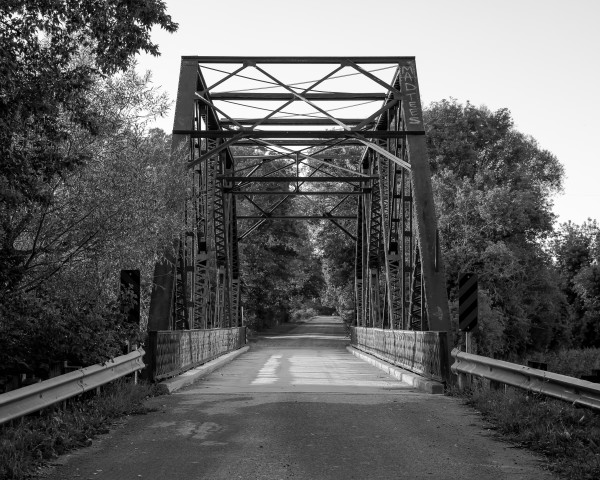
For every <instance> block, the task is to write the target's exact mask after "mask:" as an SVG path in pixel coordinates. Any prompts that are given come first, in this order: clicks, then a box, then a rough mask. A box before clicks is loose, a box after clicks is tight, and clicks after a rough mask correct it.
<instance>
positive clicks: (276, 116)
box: [149, 57, 450, 331]
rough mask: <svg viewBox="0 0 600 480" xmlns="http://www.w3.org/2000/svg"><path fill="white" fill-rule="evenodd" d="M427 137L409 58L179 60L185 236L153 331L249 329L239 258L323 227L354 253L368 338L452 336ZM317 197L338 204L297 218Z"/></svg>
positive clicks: (157, 298)
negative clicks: (283, 226) (280, 224)
mask: <svg viewBox="0 0 600 480" xmlns="http://www.w3.org/2000/svg"><path fill="white" fill-rule="evenodd" d="M424 133H425V132H424V127H423V116H422V109H421V102H420V96H419V84H418V80H417V72H416V68H415V61H414V58H413V57H183V58H182V62H181V71H180V77H179V90H178V95H177V102H176V109H175V121H174V130H173V152H174V153H175V154H178V153H181V152H184V154H185V155H186V157H187V160H186V161H187V165H188V168H189V185H188V192H189V195H188V198H187V201H186V205H185V209H184V213H185V216H184V222H185V225H186V230H185V234H184V235H182V237H181V238H179V239H177V240H176V242H175V245H174V247H173V248H171V249H169V250H168V251H167V254H166V255H165V259H164V261H163V262H162V263H160V264H158V265H157V267H156V271H155V278H154V289H153V292H152V300H151V307H150V320H149V329H150V330H170V329H192V328H224V327H234V326H238V325H241V315H240V307H241V302H240V260H239V250H238V244H239V243H240V242H243V241H252V233H253V232H254V231H256V230H257V229H259V228H260V227H261V226H262V225H263V224H264V223H265V222H268V221H277V220H278V219H281V218H285V219H294V220H304V219H315V218H317V219H321V220H323V221H328V222H331V223H332V224H334V225H335V226H336V228H339V229H340V230H341V231H343V232H344V233H345V234H346V235H348V236H349V237H351V238H352V239H353V240H354V242H355V244H356V250H355V265H356V268H355V301H356V303H355V305H356V324H357V325H358V326H367V327H380V328H391V329H401V330H438V331H449V330H450V321H449V312H448V301H447V295H446V286H445V277H444V266H443V261H442V257H441V256H440V254H439V247H438V244H439V242H438V238H437V227H436V223H437V222H436V216H435V209H434V203H433V193H432V187H431V179H430V171H429V164H428V161H427V154H426V147H425V136H424ZM317 196H321V198H322V197H323V196H326V197H327V198H330V199H333V200H332V202H333V203H331V204H330V206H328V207H327V208H325V209H323V205H324V204H323V202H321V203H318V202H313V203H314V204H315V205H317V206H316V207H315V208H317V211H316V212H315V211H314V209H311V211H306V209H304V210H303V211H302V212H298V211H294V208H293V206H294V201H295V200H296V199H298V198H303V199H309V200H310V199H314V198H315V197H317ZM340 211H345V212H346V214H343V213H338V212H340ZM348 211H351V215H349V214H348V213H347V212H348Z"/></svg>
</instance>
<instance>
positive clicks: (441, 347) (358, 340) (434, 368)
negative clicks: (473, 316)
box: [350, 327, 450, 382]
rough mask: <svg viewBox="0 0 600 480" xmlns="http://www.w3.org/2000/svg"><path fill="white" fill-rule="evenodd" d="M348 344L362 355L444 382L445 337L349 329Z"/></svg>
mask: <svg viewBox="0 0 600 480" xmlns="http://www.w3.org/2000/svg"><path fill="white" fill-rule="evenodd" d="M350 343H351V344H352V345H353V346H354V347H356V348H358V349H359V350H362V351H364V352H367V353H370V354H371V355H374V356H376V357H378V358H381V359H382V360H384V361H386V362H389V363H392V364H393V365H397V366H399V367H401V368H404V369H406V370H410V371H411V372H415V373H418V374H419V375H422V376H424V377H426V378H429V379H431V380H436V381H438V382H444V381H446V380H447V379H448V376H449V369H448V364H449V363H450V362H449V357H448V334H447V333H446V332H421V331H415V330H387V329H385V330H384V329H381V328H370V327H369V328H367V327H351V340H350Z"/></svg>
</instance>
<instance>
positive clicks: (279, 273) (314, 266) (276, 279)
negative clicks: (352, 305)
mask: <svg viewBox="0 0 600 480" xmlns="http://www.w3.org/2000/svg"><path fill="white" fill-rule="evenodd" d="M236 149H237V150H236V152H237V154H238V155H241V154H242V153H245V154H251V153H253V154H255V155H256V154H264V152H262V151H257V152H253V151H250V150H249V149H245V150H244V149H243V147H236ZM246 163H248V165H250V164H251V162H244V161H243V160H242V161H241V162H239V163H238V164H237V165H236V168H238V169H240V170H243V169H244V168H245V167H247V166H248V165H246ZM288 163H289V162H288V161H287V160H272V161H270V162H268V167H264V168H265V169H267V168H269V169H271V171H275V170H277V169H280V168H284V167H285V165H286V164H288ZM262 187H263V188H264V189H265V190H280V188H281V183H263V184H262ZM243 198H244V197H240V196H238V204H237V212H238V215H244V214H250V213H254V214H256V213H258V212H257V209H256V205H259V206H260V207H261V208H262V209H266V210H269V208H267V207H266V205H271V206H273V205H275V204H277V203H279V202H280V201H281V200H282V198H284V197H279V196H278V197H272V196H267V195H256V194H254V195H250V196H248V198H249V200H251V201H243V200H242V199H243ZM274 198H276V200H273V199H274ZM295 199H297V197H295ZM291 202H292V199H290V198H288V199H286V200H285V201H283V202H282V203H281V205H279V206H278V207H277V209H276V213H277V215H286V214H292V213H293V212H294V211H295V212H297V211H298V210H297V209H298V208H299V205H297V204H295V205H292V204H291ZM250 225H251V224H247V225H243V227H242V228H250ZM242 232H243V230H242V231H240V233H242ZM309 232H310V227H309V225H308V224H307V223H306V222H300V221H297V220H282V219H277V220H272V221H266V222H265V223H263V224H262V225H261V226H260V227H258V228H257V229H256V230H254V231H253V233H251V234H250V235H249V236H248V237H247V239H245V240H244V241H243V242H241V243H240V257H241V268H240V270H241V272H242V281H243V292H244V294H243V303H244V308H245V316H246V319H247V323H248V324H250V325H251V326H253V327H255V328H257V329H262V328H264V327H266V326H270V325H272V324H274V323H277V322H281V321H286V320H288V319H289V318H290V315H291V314H293V313H294V312H295V311H300V310H306V309H307V308H309V307H311V306H314V305H315V303H316V304H319V303H320V302H319V301H318V298H319V297H320V292H321V290H322V287H323V277H322V273H321V262H320V259H319V258H318V257H317V256H316V255H315V253H314V250H313V244H312V243H311V240H310V233H309ZM315 301H316V302H315Z"/></svg>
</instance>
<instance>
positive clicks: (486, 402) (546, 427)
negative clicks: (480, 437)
mask: <svg viewBox="0 0 600 480" xmlns="http://www.w3.org/2000/svg"><path fill="white" fill-rule="evenodd" d="M451 394H452V395H457V396H460V397H461V398H463V399H464V400H465V402H466V403H467V405H470V406H472V407H473V408H475V409H476V410H478V411H479V412H481V414H482V415H483V418H484V420H485V421H486V422H487V423H488V425H486V428H488V429H489V430H494V431H496V432H497V433H498V434H499V435H500V436H501V437H502V438H503V439H504V440H508V441H510V442H511V443H514V444H515V445H516V446H517V447H520V448H527V449H530V450H532V451H534V452H536V453H538V454H541V455H542V456H543V457H544V458H545V460H546V462H547V465H548V467H549V468H550V469H551V470H552V471H554V472H556V473H557V474H558V475H559V476H560V477H561V478H565V479H569V480H595V479H598V478H600V415H598V414H597V413H595V412H594V411H593V410H590V409H586V408H578V407H575V406H573V405H571V404H569V403H567V402H563V401H559V400H554V399H551V398H548V397H544V396H541V395H536V394H531V393H527V392H524V391H522V390H517V389H513V388H511V387H507V388H506V389H504V388H501V389H498V390H494V389H490V388H489V387H483V386H480V385H479V386H475V387H474V388H472V389H470V390H467V391H465V392H460V393H459V392H451Z"/></svg>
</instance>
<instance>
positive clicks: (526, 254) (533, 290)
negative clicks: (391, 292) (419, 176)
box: [425, 100, 565, 355]
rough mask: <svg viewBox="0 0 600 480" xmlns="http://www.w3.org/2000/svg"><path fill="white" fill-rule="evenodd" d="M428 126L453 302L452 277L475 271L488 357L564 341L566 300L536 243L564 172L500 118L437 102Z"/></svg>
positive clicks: (544, 232) (501, 113)
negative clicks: (563, 316)
mask: <svg viewBox="0 0 600 480" xmlns="http://www.w3.org/2000/svg"><path fill="white" fill-rule="evenodd" d="M425 119H426V129H427V144H428V150H429V156H430V163H431V167H432V172H433V184H434V194H435V201H436V207H437V214H438V226H439V229H440V233H441V238H442V240H443V243H442V248H443V251H444V257H445V261H446V274H447V281H448V287H449V293H450V299H451V301H453V302H455V301H456V295H457V282H458V276H459V275H460V274H461V273H466V272H476V273H477V274H478V276H479V284H480V288H481V293H480V294H481V296H482V302H481V303H482V307H483V308H482V309H481V311H480V323H481V326H480V329H479V330H478V333H479V337H480V338H479V340H480V346H481V348H482V349H483V352H484V353H486V354H490V355H510V354H515V353H522V352H524V351H525V350H526V349H529V348H537V349H544V348H547V347H550V346H552V344H553V342H559V341H561V334H562V333H561V332H563V330H564V325H563V324H562V321H561V317H562V316H561V313H562V312H564V308H565V305H564V299H563V297H562V295H561V292H560V289H559V286H558V283H557V281H556V277H555V275H554V274H553V269H552V263H551V258H550V257H549V255H548V254H547V253H546V252H545V251H544V249H543V248H542V244H541V242H540V241H541V240H543V239H544V238H547V237H548V236H549V235H550V234H551V232H552V226H553V220H554V215H553V213H552V195H553V194H554V193H556V192H558V191H559V190H560V188H561V182H562V177H563V169H562V166H561V165H560V163H559V162H558V160H557V159H556V157H555V156H554V155H552V154H551V153H550V152H548V151H545V150H543V149H541V148H540V147H539V146H538V145H537V143H536V141H535V140H534V139H533V138H531V137H528V136H526V135H524V134H522V133H520V132H518V131H517V130H516V129H515V128H514V126H513V121H512V118H511V116H510V113H509V112H508V110H506V109H501V110H497V111H495V112H492V111H490V110H488V109H487V108H485V107H479V108H478V107H474V106H473V105H471V104H469V103H467V104H466V105H462V104H460V103H458V102H456V101H454V100H450V101H448V100H443V101H441V102H435V103H433V104H431V105H430V106H429V108H428V109H427V110H426V112H425Z"/></svg>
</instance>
